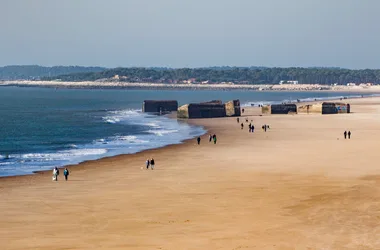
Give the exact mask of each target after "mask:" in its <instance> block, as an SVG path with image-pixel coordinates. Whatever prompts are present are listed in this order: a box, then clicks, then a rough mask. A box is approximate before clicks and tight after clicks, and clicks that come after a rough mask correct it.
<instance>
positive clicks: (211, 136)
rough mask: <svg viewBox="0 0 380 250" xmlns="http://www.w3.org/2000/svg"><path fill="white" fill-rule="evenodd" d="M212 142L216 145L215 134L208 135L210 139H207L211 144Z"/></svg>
mask: <svg viewBox="0 0 380 250" xmlns="http://www.w3.org/2000/svg"><path fill="white" fill-rule="evenodd" d="M212 141H214V144H216V135H215V134H213V135H210V137H209V142H212Z"/></svg>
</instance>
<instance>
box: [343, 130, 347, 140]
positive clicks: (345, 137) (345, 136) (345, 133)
mask: <svg viewBox="0 0 380 250" xmlns="http://www.w3.org/2000/svg"><path fill="white" fill-rule="evenodd" d="M343 135H344V139H347V131H344V133H343Z"/></svg>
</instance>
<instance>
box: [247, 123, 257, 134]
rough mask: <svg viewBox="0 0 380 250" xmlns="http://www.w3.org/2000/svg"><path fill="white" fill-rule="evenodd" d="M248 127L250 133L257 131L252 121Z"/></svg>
mask: <svg viewBox="0 0 380 250" xmlns="http://www.w3.org/2000/svg"><path fill="white" fill-rule="evenodd" d="M248 128H249V133H251V132H252V133H253V132H255V126H254V125H253V124H251V123H250V124H249V126H248Z"/></svg>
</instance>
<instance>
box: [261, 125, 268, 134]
mask: <svg viewBox="0 0 380 250" xmlns="http://www.w3.org/2000/svg"><path fill="white" fill-rule="evenodd" d="M261 128H262V129H263V130H264V132H267V129H269V125H267V124H264V125H263V126H262V127H261Z"/></svg>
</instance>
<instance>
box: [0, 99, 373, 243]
mask: <svg viewBox="0 0 380 250" xmlns="http://www.w3.org/2000/svg"><path fill="white" fill-rule="evenodd" d="M351 101H352V111H353V112H352V113H351V114H336V115H318V114H310V115H263V116H259V115H258V113H259V111H260V109H259V108H255V107H251V108H247V109H246V112H245V113H244V114H243V116H245V117H247V118H248V119H250V120H253V123H254V125H255V126H256V127H257V130H255V133H249V132H248V128H246V127H247V124H248V123H245V122H244V124H245V126H244V129H243V130H242V129H240V126H239V124H238V123H237V122H236V117H226V118H217V119H214V118H210V119H194V120H189V122H190V123H191V124H193V125H197V126H199V125H202V126H204V128H205V129H207V130H208V131H207V133H206V134H205V135H203V136H202V141H201V144H200V145H197V143H196V141H195V140H194V139H193V140H191V139H190V140H187V141H185V142H184V143H183V144H176V145H170V146H166V147H162V148H158V149H151V150H147V151H144V152H139V153H136V154H133V155H119V156H115V157H109V158H103V159H101V160H95V161H88V162H85V163H82V164H79V165H77V166H73V167H72V170H71V169H69V170H71V174H70V176H69V180H68V181H67V182H65V181H64V180H63V177H62V175H60V176H59V181H58V182H53V181H52V180H51V172H43V173H40V174H35V175H29V176H18V177H9V178H5V179H1V181H0V190H1V192H0V200H1V202H0V207H1V209H2V213H1V215H0V221H1V222H2V227H1V228H0V239H4V240H3V241H2V242H1V243H2V244H3V248H5V249H12V250H21V249H25V248H31V249H57V250H63V249H73V248H76V249H83V250H86V249H96V248H99V246H102V247H103V248H106V249H114V250H121V249H147V250H148V249H186V248H189V246H190V248H193V249H216V248H218V249H238V248H246V249H263V250H266V249H268V250H270V249H274V248H276V249H277V248H278V249H294V248H300V249H350V250H357V249H379V247H380V242H379V240H378V235H379V233H380V227H379V226H378V225H379V223H380V217H379V211H380V210H379V209H380V204H379V202H377V201H378V200H379V199H380V187H379V186H378V185H377V184H378V183H380V168H379V167H378V166H377V164H375V163H376V159H377V158H378V152H377V148H378V138H379V137H380V131H379V129H378V128H379V125H380V118H379V116H378V115H379V114H380V97H377V98H360V99H355V100H351ZM242 119H244V117H243V118H242ZM263 124H269V125H270V129H269V130H268V131H267V132H264V131H263V130H261V129H260V126H261V125H263ZM345 130H350V131H352V138H351V139H350V140H348V139H347V140H344V138H343V132H344V131H345ZM208 133H215V134H216V135H217V136H218V142H217V144H216V145H214V144H213V143H209V142H208V136H207V135H208ZM151 157H153V158H154V159H155V161H156V167H155V169H154V171H152V170H145V169H144V165H145V160H146V159H148V158H151ZM358 166H359V167H358ZM0 241H1V240H0ZM58 243H59V244H58Z"/></svg>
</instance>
